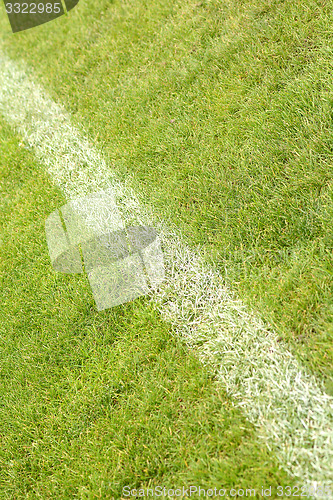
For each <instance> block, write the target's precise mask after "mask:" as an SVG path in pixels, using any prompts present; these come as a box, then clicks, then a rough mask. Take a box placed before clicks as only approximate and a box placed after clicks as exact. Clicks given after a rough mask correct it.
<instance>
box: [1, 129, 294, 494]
mask: <svg viewBox="0 0 333 500" xmlns="http://www.w3.org/2000/svg"><path fill="white" fill-rule="evenodd" d="M21 140H22V139H21V138H20V137H16V136H15V135H14V134H13V132H12V131H11V130H10V129H9V127H8V126H7V125H5V124H4V123H3V121H2V120H0V236H1V239H0V290H1V302H0V497H1V498H2V499H13V500H14V499H15V500H18V499H23V498H24V499H32V500H35V499H37V498H39V499H42V500H46V499H51V498H52V499H59V500H60V499H61V500H63V499H72V498H80V499H84V498H89V499H93V498H103V499H106V498H110V499H111V498H114V499H119V498H121V495H122V489H123V487H124V486H126V485H129V486H131V488H134V487H137V488H139V487H140V486H141V487H148V486H150V487H151V488H153V487H155V486H158V485H161V486H164V487H166V488H172V487H181V486H182V485H185V486H189V485H191V484H192V485H197V486H199V485H200V486H202V487H205V488H209V487H212V488H214V487H221V488H222V487H223V488H226V489H230V488H244V489H246V488H255V489H261V487H262V486H265V485H267V487H268V486H272V487H273V488H274V487H276V486H277V485H282V486H285V485H290V484H292V480H291V479H290V478H288V476H287V475H286V474H285V473H284V472H282V471H281V470H279V467H278V465H277V463H276V461H275V459H274V457H273V456H270V453H269V451H268V449H267V448H266V447H265V444H264V443H261V442H259V441H258V437H257V433H256V431H255V430H254V429H253V427H252V426H251V425H250V424H249V423H248V422H247V421H246V419H245V417H244V416H243V415H242V413H241V412H240V411H239V410H237V409H235V408H234V407H233V406H232V403H231V401H230V400H229V399H228V398H227V397H226V395H225V394H224V392H223V389H222V388H221V387H219V386H218V385H217V384H216V382H215V381H214V379H213V377H212V376H211V374H210V373H209V372H208V371H207V370H206V369H204V368H203V367H202V365H201V364H200V362H199V361H198V360H197V359H196V357H195V356H194V355H193V354H191V353H190V352H188V350H187V348H186V347H185V346H184V345H183V344H182V343H181V341H180V340H179V339H178V338H177V337H176V336H175V335H173V332H172V330H171V328H170V326H169V325H168V324H167V323H164V322H162V321H161V319H160V317H159V315H158V313H157V312H156V311H155V310H154V309H153V308H152V306H151V305H149V303H148V300H147V299H146V298H141V299H138V300H135V301H133V302H131V303H127V304H124V305H122V306H119V307H116V308H113V309H109V310H106V311H103V312H102V313H98V312H97V311H96V308H95V305H94V300H93V297H92V294H91V292H90V288H89V284H88V281H87V279H86V278H85V277H84V276H81V275H63V274H57V273H54V271H53V269H52V266H51V263H50V260H49V256H48V251H47V247H46V241H45V233H44V223H45V219H46V217H47V216H48V215H49V213H50V212H52V211H53V210H54V209H55V208H57V207H59V206H61V205H62V204H63V203H64V201H65V200H64V199H63V198H62V196H61V194H60V193H59V192H58V191H56V190H55V188H54V187H52V185H51V183H50V180H49V179H48V178H47V177H46V176H45V173H44V170H43V166H42V165H38V164H37V163H36V161H35V159H34V156H33V153H32V152H30V151H27V150H26V149H25V148H24V147H22V144H21Z"/></svg>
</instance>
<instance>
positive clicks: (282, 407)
mask: <svg viewBox="0 0 333 500" xmlns="http://www.w3.org/2000/svg"><path fill="white" fill-rule="evenodd" d="M0 72H1V73H0V111H1V112H2V114H3V115H4V116H5V118H6V119H7V121H8V122H9V123H10V124H11V125H12V126H13V127H14V128H15V129H16V130H17V131H18V132H19V133H20V134H22V136H23V137H24V142H25V143H26V144H27V145H28V146H29V147H32V148H34V150H35V154H36V155H37V157H38V158H39V159H40V161H41V162H42V163H43V164H45V165H46V168H47V170H48V172H49V174H50V176H51V177H52V178H53V181H54V182H55V184H56V185H57V186H58V187H59V188H60V189H61V190H62V191H63V193H64V194H65V196H66V197H67V198H68V199H73V198H76V197H78V196H82V195H85V194H88V193H90V192H94V191H97V190H99V189H105V188H110V187H112V188H113V190H114V195H115V197H116V201H117V205H118V207H119V209H120V210H121V212H122V214H123V217H124V219H125V220H126V222H127V224H134V225H135V224H148V225H149V224H152V225H154V226H155V227H156V228H157V229H158V231H159V233H160V235H161V238H162V241H163V248H164V256H165V264H166V273H167V282H166V285H165V286H164V287H163V289H162V290H160V291H159V292H158V293H157V294H155V295H154V296H153V297H152V299H151V300H153V301H154V302H155V304H156V306H157V307H158V308H159V310H160V312H161V314H162V316H163V317H164V318H166V319H168V320H169V321H171V322H172V324H173V325H174V326H175V327H176V329H177V331H178V333H179V335H181V336H182V337H183V338H185V340H186V342H187V343H188V345H190V346H192V347H194V348H195V349H196V352H197V353H198V355H199V357H200V358H201V360H202V362H203V363H211V364H212V365H213V366H214V367H215V368H216V370H217V372H218V377H219V379H220V381H221V382H222V384H223V386H224V387H225V388H226V389H227V391H228V393H229V394H230V395H231V396H233V400H234V401H235V404H237V405H238V406H240V407H241V408H242V409H243V411H244V412H245V414H246V415H247V417H248V418H249V420H250V421H251V422H253V423H254V424H255V425H256V426H257V429H258V432H259V435H260V436H261V437H262V438H263V439H264V441H265V443H266V444H267V446H268V447H269V448H270V449H271V450H273V451H274V453H275V454H276V456H277V457H278V459H279V460H280V463H281V465H282V466H283V467H284V469H285V470H287V471H288V472H289V474H290V475H292V476H294V477H297V478H298V479H299V483H300V484H303V485H307V486H309V485H316V484H320V485H326V486H330V487H331V488H333V467H332V464H333V398H331V397H329V396H328V395H326V394H325V392H324V389H323V386H322V385H321V384H320V383H319V382H318V381H316V379H315V378H314V377H313V376H310V375H309V374H307V373H306V371H305V370H304V369H303V368H302V367H301V366H300V365H299V364H298V362H297V361H296V359H295V358H294V357H293V356H292V355H291V353H290V352H288V350H286V349H285V348H284V347H283V346H282V345H281V344H280V343H278V342H277V335H276V334H275V333H274V332H272V331H270V330H268V329H267V328H266V327H265V325H264V324H263V323H262V322H261V321H260V320H258V319H257V318H256V317H254V315H252V314H251V313H249V312H248V311H247V310H246V308H245V306H244V305H243V304H242V302H241V301H240V300H237V299H236V298H235V297H234V296H233V294H232V293H231V291H230V290H229V289H228V288H227V287H226V286H225V285H224V283H223V281H222V278H221V277H220V276H219V275H218V274H216V273H215V272H213V270H211V269H209V268H208V267H207V266H205V265H204V264H203V263H202V261H201V259H200V258H199V257H198V256H197V255H195V253H194V252H193V251H192V250H190V249H189V248H188V247H187V246H186V245H185V244H184V243H183V242H182V239H181V237H180V235H179V231H178V230H177V228H173V229H170V228H169V227H168V226H167V225H166V224H165V223H164V222H163V221H160V220H156V217H154V215H153V212H152V208H151V207H149V206H148V205H147V204H146V203H145V200H140V201H139V200H138V197H137V196H136V195H135V193H134V191H133V190H132V188H131V187H130V184H129V183H127V184H126V185H125V184H121V183H119V182H118V181H117V179H116V177H115V175H114V174H113V173H112V171H111V169H110V168H109V167H108V166H107V165H106V163H105V161H104V159H103V157H102V155H101V154H100V153H99V152H98V151H97V150H96V149H95V148H94V147H93V146H92V145H91V144H90V143H89V140H88V139H87V138H85V137H83V136H82V135H81V134H80V133H79V131H78V129H77V128H75V127H74V126H73V125H72V124H71V119H70V117H69V115H68V114H67V113H66V112H65V111H64V109H63V108H62V107H61V106H59V105H57V104H56V103H54V102H53V101H52V100H51V99H50V98H49V97H48V96H47V95H46V94H45V92H44V91H43V90H42V88H41V87H40V86H38V85H36V84H35V83H34V82H33V80H32V78H30V77H29V76H28V72H27V70H24V68H23V66H22V67H19V66H18V65H17V64H16V63H14V62H13V61H11V60H10V59H9V58H8V57H6V56H5V55H1V56H0ZM322 498H330V495H329V494H328V493H327V494H324V495H323V496H322Z"/></svg>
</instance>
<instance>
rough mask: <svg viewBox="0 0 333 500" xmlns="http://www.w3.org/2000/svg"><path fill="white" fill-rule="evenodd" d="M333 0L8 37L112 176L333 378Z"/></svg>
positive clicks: (148, 16)
mask: <svg viewBox="0 0 333 500" xmlns="http://www.w3.org/2000/svg"><path fill="white" fill-rule="evenodd" d="M332 7H333V2H332V1H319V0H318V1H310V0H306V1H304V2H301V3H299V2H295V1H294V0H286V1H279V0H275V1H274V0H270V1H268V0H266V1H263V0H252V1H251V0H249V1H239V0H226V1H217V0H211V1H209V0H207V1H206V0H204V1H201V2H195V1H193V0H186V1H185V2H184V1H182V2H179V1H177V0H173V1H170V2H162V1H160V0H154V2H142V1H138V0H131V1H125V2H120V1H118V0H116V1H114V2H108V1H106V0H105V1H99V2H89V3H88V2H85V1H84V0H80V3H79V5H78V6H77V7H76V8H75V9H74V10H73V11H72V12H71V13H70V15H69V16H68V17H63V18H61V19H58V20H56V21H54V22H52V23H49V24H46V25H44V26H42V27H39V28H37V29H33V30H29V31H27V32H22V33H19V34H16V35H15V36H14V35H12V34H10V33H9V28H8V21H7V20H6V19H5V17H4V15H3V16H2V20H1V27H2V29H3V31H7V34H5V35H3V39H4V45H5V48H6V50H7V51H8V53H9V54H10V55H11V56H12V57H14V58H23V59H24V60H25V61H26V62H27V63H28V64H29V66H31V67H32V68H33V70H34V75H37V76H38V78H39V80H40V81H41V82H42V84H43V85H44V86H45V87H47V88H48V90H49V92H50V93H51V94H52V96H53V97H54V98H55V99H57V100H59V101H60V102H62V103H63V104H64V105H65V106H66V108H67V109H68V110H69V111H70V112H71V113H72V114H73V116H74V120H75V121H76V122H77V123H78V124H81V125H82V127H83V129H84V130H85V131H86V132H87V133H89V135H90V137H91V139H92V141H94V142H95V144H96V145H97V146H98V147H100V148H102V149H103V152H104V153H105V155H106V156H107V158H108V160H109V163H110V168H112V169H113V170H115V171H116V172H117V173H118V175H119V176H120V177H121V178H122V177H127V176H128V175H133V176H134V182H135V187H136V189H137V190H138V191H140V192H142V193H143V196H145V197H147V198H148V199H149V200H150V202H151V204H152V205H153V206H154V208H155V210H156V213H158V214H160V215H163V216H165V217H168V218H170V220H172V221H174V222H176V223H177V224H178V226H179V227H180V228H181V229H182V231H183V234H184V236H185V238H186V239H187V241H188V242H189V243H190V244H192V245H197V246H198V247H199V248H200V250H201V252H202V253H203V254H204V255H205V257H206V258H207V260H208V261H209V262H211V263H213V265H214V266H216V267H217V268H219V269H220V271H221V272H222V273H223V274H224V275H225V277H226V279H227V280H228V282H229V283H230V285H231V287H232V288H233V289H234V290H235V291H236V292H237V293H238V295H239V296H240V297H241V298H242V299H243V300H244V301H245V302H246V303H248V304H249V305H250V306H251V307H252V308H253V309H255V310H257V311H258V313H259V314H260V315H261V316H262V317H263V318H264V319H265V320H266V321H268V322H270V323H271V324H272V325H273V326H274V328H275V329H276V330H277V331H278V333H279V335H280V337H281V339H283V340H284V341H285V342H287V344H288V345H289V347H290V349H291V350H292V352H293V353H294V354H295V355H297V356H298V357H299V358H300V359H301V360H302V362H303V363H304V364H305V365H306V366H307V367H308V368H309V369H310V370H311V371H312V372H314V373H315V374H317V375H318V376H319V377H321V378H323V379H324V380H326V382H327V389H328V391H332V390H333V382H332V364H333V348H332V332H333V323H332V312H333V300H332V272H333V265H332V243H333V240H332V222H333V203H332V198H333V194H332V143H333V135H332V103H333V83H332V79H331V71H332V62H333V58H332V49H333V41H332V29H331V27H332V20H333V19H332V12H333V9H332Z"/></svg>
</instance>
